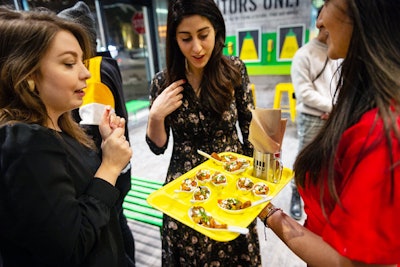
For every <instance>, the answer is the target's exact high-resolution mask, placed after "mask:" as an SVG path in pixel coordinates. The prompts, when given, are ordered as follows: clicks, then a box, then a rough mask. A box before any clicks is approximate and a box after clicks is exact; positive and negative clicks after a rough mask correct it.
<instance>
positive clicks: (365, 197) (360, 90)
mask: <svg viewBox="0 0 400 267" xmlns="http://www.w3.org/2000/svg"><path fill="white" fill-rule="evenodd" d="M399 14H400V2H399V1H398V0H380V1H366V0H329V1H325V3H324V6H323V9H322V11H321V14H320V19H319V21H318V24H319V27H320V28H322V27H323V28H325V29H326V32H327V34H328V38H327V44H328V56H329V58H332V59H341V58H343V62H342V65H341V69H340V79H339V82H338V88H337V90H338V96H337V101H336V102H335V105H334V107H333V109H332V111H331V113H330V115H329V118H328V120H327V121H326V123H325V125H324V127H323V128H322V130H321V132H320V133H319V134H318V135H317V136H316V138H315V139H314V140H313V141H312V142H311V143H310V144H309V145H308V146H306V147H305V148H304V149H303V150H302V151H301V152H300V154H299V155H298V157H297V159H296V161H295V164H294V172H295V179H296V182H297V186H298V190H299V192H300V195H301V197H302V198H303V200H304V204H305V212H306V214H307V220H306V222H305V227H303V226H301V225H300V224H299V223H297V222H296V221H295V220H294V219H292V218H291V217H290V216H287V215H286V214H285V213H283V212H282V211H281V210H280V209H279V208H276V207H275V206H274V205H273V204H272V203H269V204H268V205H267V206H266V207H265V209H263V210H262V211H261V213H260V214H259V217H260V219H261V220H263V221H264V223H265V225H267V226H268V227H269V228H270V229H271V230H272V231H274V232H275V234H277V235H278V236H279V238H281V239H282V241H283V242H284V243H285V244H287V246H288V247H289V248H290V249H291V250H292V251H293V252H294V253H295V254H297V255H298V256H299V257H300V258H301V259H303V260H304V261H305V262H306V263H307V264H308V266H324V267H326V266H341V267H346V266H374V267H378V266H379V267H383V266H386V267H389V266H391V267H395V266H400V239H399V236H400V227H399V226H398V211H399V210H400V164H399V163H400V79H399V76H400V50H399V47H400V38H398V36H400V28H399V27H395V26H394V25H399V23H400V16H399Z"/></svg>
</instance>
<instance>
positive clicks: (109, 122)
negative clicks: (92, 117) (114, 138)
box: [99, 106, 126, 140]
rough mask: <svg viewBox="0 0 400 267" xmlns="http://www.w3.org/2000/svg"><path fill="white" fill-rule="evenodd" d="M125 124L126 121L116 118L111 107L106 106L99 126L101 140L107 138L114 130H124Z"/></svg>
mask: <svg viewBox="0 0 400 267" xmlns="http://www.w3.org/2000/svg"><path fill="white" fill-rule="evenodd" d="M125 123H126V121H125V119H124V118H122V117H119V116H117V115H116V114H115V113H112V111H111V107H110V106H107V107H106V109H105V110H104V112H103V116H102V118H101V121H100V124H99V131H100V135H101V137H102V139H103V140H105V139H107V137H108V136H109V135H110V134H111V133H112V132H113V130H115V129H116V128H125Z"/></svg>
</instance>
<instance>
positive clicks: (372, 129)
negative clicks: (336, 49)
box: [322, 110, 400, 264]
mask: <svg viewBox="0 0 400 267" xmlns="http://www.w3.org/2000/svg"><path fill="white" fill-rule="evenodd" d="M375 115H376V110H374V111H370V112H368V113H366V114H365V115H364V116H363V117H362V119H361V121H360V122H359V123H357V124H356V125H354V126H353V127H351V128H349V129H348V130H347V131H346V132H345V133H344V135H343V136H342V140H341V142H340V145H339V149H338V160H339V166H338V168H337V170H338V172H339V175H340V176H341V177H342V179H343V180H342V183H341V185H340V188H342V190H340V192H339V194H340V195H339V196H340V201H341V203H342V205H343V208H342V207H340V206H339V205H336V207H335V208H334V209H333V210H332V213H331V214H330V215H329V222H330V223H328V224H326V226H325V228H324V230H323V233H322V237H323V239H324V240H325V241H326V242H327V243H329V244H330V245H331V246H332V247H334V248H335V249H336V250H337V251H338V252H339V253H340V254H342V255H343V256H346V257H348V258H350V259H353V260H359V261H362V262H366V263H380V264H395V263H400V227H399V225H398V218H399V216H400V215H399V214H400V166H399V162H400V146H399V142H398V140H396V138H392V146H393V151H391V153H392V155H393V156H394V162H395V163H396V162H397V165H396V164H395V166H391V163H390V162H391V160H390V157H389V154H390V153H388V152H389V151H388V146H387V140H386V139H385V137H384V134H383V125H382V122H378V123H377V124H375V122H374V119H375ZM398 123H399V124H400V119H398ZM366 148H367V151H365V149H366ZM362 150H364V151H365V152H364V153H363V156H362V157H359V153H360V151H362ZM391 168H393V170H394V172H393V173H394V178H393V179H394V182H393V183H392V180H391V171H390V170H391Z"/></svg>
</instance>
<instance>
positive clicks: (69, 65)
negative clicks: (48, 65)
mask: <svg viewBox="0 0 400 267" xmlns="http://www.w3.org/2000/svg"><path fill="white" fill-rule="evenodd" d="M64 65H65V66H66V67H68V68H72V67H73V66H74V65H75V63H64Z"/></svg>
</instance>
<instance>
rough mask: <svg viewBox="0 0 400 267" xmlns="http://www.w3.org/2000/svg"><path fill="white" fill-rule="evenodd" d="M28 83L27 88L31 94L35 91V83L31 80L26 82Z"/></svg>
mask: <svg viewBox="0 0 400 267" xmlns="http://www.w3.org/2000/svg"><path fill="white" fill-rule="evenodd" d="M27 82H28V86H29V90H31V92H33V91H34V90H35V81H34V80H32V79H29V80H27Z"/></svg>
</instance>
